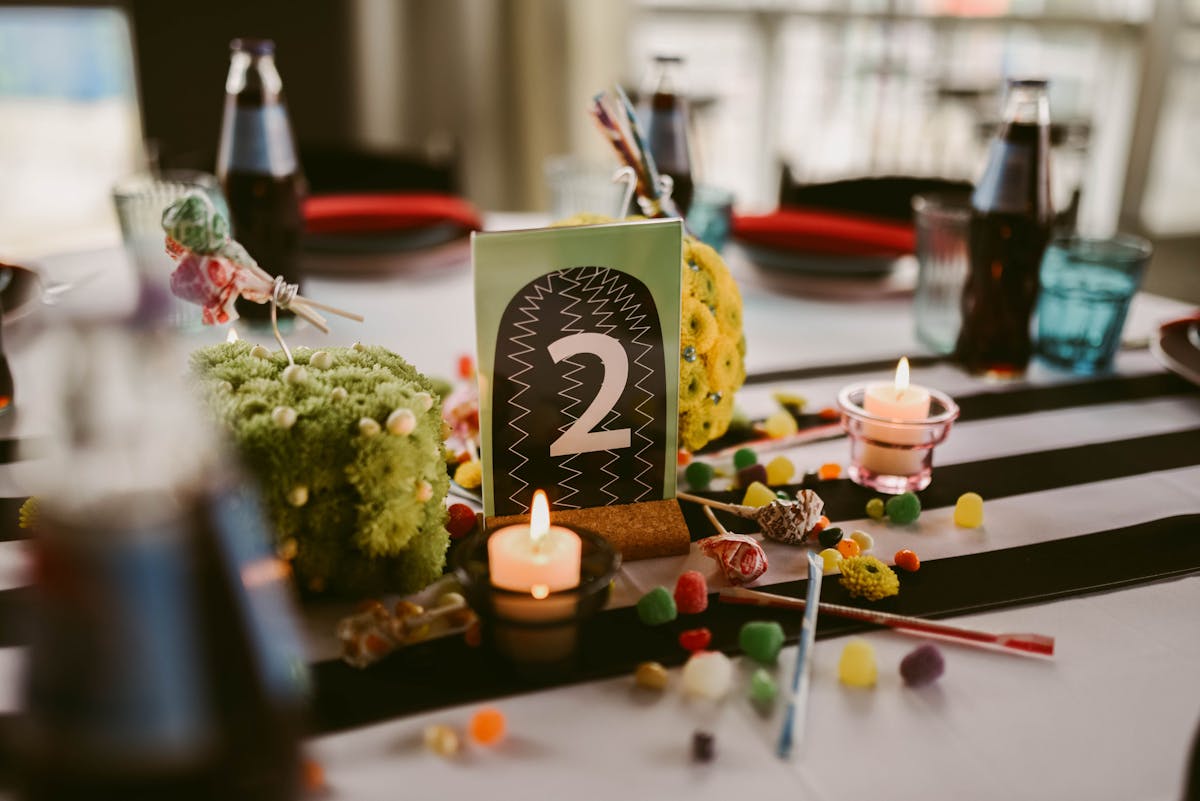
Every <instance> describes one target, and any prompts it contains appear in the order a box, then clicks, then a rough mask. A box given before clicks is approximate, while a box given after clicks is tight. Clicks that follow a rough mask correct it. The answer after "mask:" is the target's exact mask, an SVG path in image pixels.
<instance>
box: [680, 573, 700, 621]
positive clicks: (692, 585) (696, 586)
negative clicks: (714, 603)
mask: <svg viewBox="0 0 1200 801" xmlns="http://www.w3.org/2000/svg"><path fill="white" fill-rule="evenodd" d="M675 606H676V608H678V609H679V613H680V614H681V615H695V614H699V613H700V612H703V611H704V610H705V609H707V608H708V582H707V581H705V580H704V574H703V573H701V572H700V571H698V570H688V571H687V572H685V573H683V574H682V575H681V576H680V577H679V579H678V580H677V581H676V582H675Z"/></svg>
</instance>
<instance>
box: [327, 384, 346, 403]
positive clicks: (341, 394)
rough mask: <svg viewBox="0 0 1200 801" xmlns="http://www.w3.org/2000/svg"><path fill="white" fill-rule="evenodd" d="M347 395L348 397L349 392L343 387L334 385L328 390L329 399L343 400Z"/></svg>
mask: <svg viewBox="0 0 1200 801" xmlns="http://www.w3.org/2000/svg"><path fill="white" fill-rule="evenodd" d="M348 397H350V393H349V392H347V391H346V388H345V387H334V388H333V389H331V390H329V399H330V400H335V401H344V400H345V399H346V398H348Z"/></svg>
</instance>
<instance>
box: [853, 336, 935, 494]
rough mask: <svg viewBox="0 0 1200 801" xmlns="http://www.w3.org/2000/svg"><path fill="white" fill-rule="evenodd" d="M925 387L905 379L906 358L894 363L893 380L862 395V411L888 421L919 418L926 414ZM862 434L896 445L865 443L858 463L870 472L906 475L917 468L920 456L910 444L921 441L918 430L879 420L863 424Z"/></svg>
mask: <svg viewBox="0 0 1200 801" xmlns="http://www.w3.org/2000/svg"><path fill="white" fill-rule="evenodd" d="M929 403H930V398H929V390H927V389H925V388H924V387H922V386H917V385H916V384H909V381H908V359H901V360H900V362H899V364H897V365H896V377H895V380H894V381H893V382H892V383H890V384H888V383H879V384H872V385H871V386H869V387H867V391H866V394H865V395H864V396H863V410H864V411H866V413H867V414H870V415H874V416H875V417H881V418H886V419H888V420H900V421H913V422H916V421H921V420H925V419H927V418H928V417H929ZM863 433H864V434H865V435H866V437H867V438H868V439H871V440H875V441H876V442H879V443H887V444H890V445H896V446H900V447H895V448H889V447H887V446H886V445H882V444H881V445H875V444H871V443H866V444H865V445H864V447H863V454H862V466H863V467H865V468H867V469H869V470H871V471H872V472H874V473H883V474H886V475H893V476H910V475H913V474H914V473H916V472H918V471H920V469H921V463H922V460H923V458H924V455H923V453H922V452H921V451H920V450H913V449H912V448H911V446H913V445H919V444H921V442H922V437H923V436H924V434H923V432H922V431H920V430H918V429H912V430H909V429H900V428H894V427H892V426H888V425H886V424H883V423H865V424H864V425H863Z"/></svg>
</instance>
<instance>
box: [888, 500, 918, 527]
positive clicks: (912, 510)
mask: <svg viewBox="0 0 1200 801" xmlns="http://www.w3.org/2000/svg"><path fill="white" fill-rule="evenodd" d="M884 508H885V509H886V510H887V516H888V520H890V521H892V522H893V523H895V524H896V525H898V526H907V525H908V524H910V523H915V522H917V518H918V517H920V516H921V499H920V498H918V497H917V495H916V493H913V492H905V493H904V494H902V495H896V496H895V497H892V498H888V502H887V503H886V504H884Z"/></svg>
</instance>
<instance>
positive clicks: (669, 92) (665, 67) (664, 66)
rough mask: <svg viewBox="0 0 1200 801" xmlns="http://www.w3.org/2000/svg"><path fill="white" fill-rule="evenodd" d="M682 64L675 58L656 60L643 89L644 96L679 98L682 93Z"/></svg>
mask: <svg viewBox="0 0 1200 801" xmlns="http://www.w3.org/2000/svg"><path fill="white" fill-rule="evenodd" d="M681 67H682V64H681V62H680V61H679V60H678V59H675V58H669V59H667V58H656V59H655V60H654V66H653V67H651V68H650V74H649V75H648V76H647V80H646V83H645V85H644V87H643V91H644V94H645V95H646V96H647V97H650V96H656V95H657V96H670V97H679V96H680V94H681V93H682V89H683V86H682V80H681V75H682V69H681Z"/></svg>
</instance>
